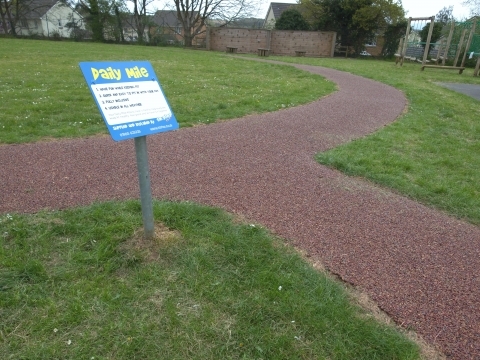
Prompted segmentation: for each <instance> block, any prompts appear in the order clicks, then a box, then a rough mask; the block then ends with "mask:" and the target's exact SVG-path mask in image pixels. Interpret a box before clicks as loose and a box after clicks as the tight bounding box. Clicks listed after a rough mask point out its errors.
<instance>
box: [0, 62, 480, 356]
mask: <svg viewBox="0 0 480 360" xmlns="http://www.w3.org/2000/svg"><path fill="white" fill-rule="evenodd" d="M297 67H299V68H301V69H304V70H306V71H310V72H312V73H317V74H321V75H323V76H325V77H326V78H328V79H330V80H332V81H334V82H336V83H337V84H338V89H339V91H337V92H335V93H333V94H331V95H330V96H327V97H325V98H323V99H321V100H319V101H316V102H313V103H311V104H308V105H304V106H299V107H296V108H292V109H286V110H282V111H278V112H275V113H269V114H262V115H254V116H247V117H244V118H241V119H236V120H232V121H228V122H224V123H218V124H213V125H208V126H199V127H195V128H187V129H182V130H179V131H175V132H170V133H165V134H159V135H155V136H150V137H148V149H149V162H150V171H151V182H152V191H153V194H154V196H155V197H156V198H159V199H171V200H193V201H196V202H200V203H204V204H209V205H213V206H219V207H223V208H225V209H226V210H228V211H231V212H234V213H238V214H242V215H244V216H246V217H247V218H249V219H252V220H254V221H257V222H258V223H261V224H263V225H265V226H266V227H268V228H270V229H271V230H273V231H274V232H275V233H277V234H278V235H280V236H282V237H285V238H288V239H291V240H292V241H293V242H294V243H295V245H296V246H297V247H299V248H301V249H303V250H305V251H306V252H307V254H309V255H310V256H314V257H317V258H319V259H321V261H322V262H323V264H324V266H325V267H326V268H328V269H329V270H330V271H332V272H333V273H335V274H338V275H339V276H340V277H341V278H342V279H344V280H345V281H347V282H349V283H351V284H353V285H355V286H357V287H359V288H360V289H362V290H363V291H365V292H366V293H368V294H369V295H370V297H371V298H372V299H373V300H374V301H375V302H376V303H377V304H378V305H379V306H380V307H381V308H382V309H383V310H384V311H386V312H387V313H388V314H389V315H390V316H391V317H392V318H393V319H394V320H395V321H396V322H398V323H399V324H401V325H402V326H404V327H408V328H412V329H414V330H415V331H417V332H418V333H419V334H420V335H422V336H423V337H424V338H425V339H426V340H427V341H428V342H429V343H431V344H433V345H435V346H437V347H439V348H440V349H441V350H442V351H443V352H444V353H445V354H446V355H447V356H448V357H449V358H451V359H480V286H479V285H480V280H479V279H480V278H479V274H480V228H479V227H476V226H473V225H470V224H467V223H464V222H462V221H458V220H456V219H453V218H451V217H448V216H446V215H444V214H442V213H440V212H438V211H434V210H432V209H429V208H427V207H425V206H423V205H420V204H418V203H416V202H414V201H411V200H409V199H406V198H404V197H402V196H398V195H395V194H394V193H392V192H389V191H388V190H385V189H380V188H378V187H375V186H373V185H372V184H370V183H368V182H366V181H364V180H362V179H356V178H349V177H346V176H344V175H342V174H341V173H339V172H337V171H334V170H331V169H328V168H326V167H324V166H321V165H318V164H317V163H316V162H315V161H314V158H313V157H314V154H315V153H316V152H318V151H322V150H326V149H329V148H332V147H334V146H336V145H338V144H341V143H344V142H346V141H348V140H351V139H354V138H357V137H360V136H363V135H366V134H369V133H371V132H373V131H375V130H376V129H378V128H380V127H382V126H384V125H386V124H388V123H390V122H392V121H394V120H395V119H396V118H397V117H398V116H399V115H400V114H401V113H402V111H403V110H404V109H405V107H406V99H405V97H404V96H403V94H402V93H401V92H399V91H397V90H395V89H393V88H391V87H389V86H386V85H383V84H380V83H377V82H374V81H371V80H367V79H364V78H361V77H358V76H354V75H350V74H347V73H343V72H339V71H335V70H330V69H325V68H320V67H309V66H297ZM0 164H1V173H0V212H1V213H5V212H35V211H38V210H40V209H44V208H52V209H61V208H66V207H72V206H78V205H86V204H90V203H92V202H94V201H103V200H110V199H126V198H138V197H139V190H138V179H137V170H136V162H135V151H134V143H133V141H132V140H128V141H124V142H120V143H114V142H113V141H112V140H111V139H110V138H109V137H106V136H105V137H94V138H87V139H78V140H61V141H53V142H44V143H42V142H41V143H35V144H26V145H12V146H0Z"/></svg>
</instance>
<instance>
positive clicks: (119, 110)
mask: <svg viewBox="0 0 480 360" xmlns="http://www.w3.org/2000/svg"><path fill="white" fill-rule="evenodd" d="M79 65H80V69H81V70H82V73H83V76H84V77H85V81H86V82H87V85H88V87H89V88H90V92H91V93H92V95H93V98H94V99H95V102H96V103H97V106H98V108H99V110H100V113H101V114H102V117H103V120H104V121H105V124H106V125H107V127H108V130H109V131H110V135H111V136H112V138H113V140H115V141H120V140H126V139H130V138H135V137H139V136H145V135H150V134H156V133H159V132H165V131H171V130H176V129H178V127H179V126H178V123H177V119H175V115H173V112H172V110H171V109H170V105H169V104H168V102H167V99H166V98H165V95H164V94H163V91H162V88H161V87H160V83H159V82H158V79H157V76H156V75H155V72H154V71H153V68H152V65H151V64H150V63H149V62H148V61H122V62H81V63H80V64H79Z"/></svg>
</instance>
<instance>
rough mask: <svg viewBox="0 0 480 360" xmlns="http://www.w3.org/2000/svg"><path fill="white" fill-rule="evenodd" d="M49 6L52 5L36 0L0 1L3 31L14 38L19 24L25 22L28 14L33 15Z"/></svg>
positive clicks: (0, 17) (0, 18)
mask: <svg viewBox="0 0 480 360" xmlns="http://www.w3.org/2000/svg"><path fill="white" fill-rule="evenodd" d="M51 5H53V3H52V4H48V3H47V4H46V3H44V2H39V1H36V0H0V20H1V22H2V28H3V31H4V32H5V33H6V34H8V33H10V34H12V35H13V36H16V35H17V33H18V30H19V28H20V26H19V24H21V22H22V21H26V20H27V19H26V15H27V14H28V13H32V12H33V13H35V12H36V11H40V10H41V9H42V8H49V7H50V6H51Z"/></svg>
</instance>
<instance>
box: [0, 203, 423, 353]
mask: <svg viewBox="0 0 480 360" xmlns="http://www.w3.org/2000/svg"><path fill="white" fill-rule="evenodd" d="M154 212H155V218H156V220H157V222H158V223H157V224H158V228H157V235H158V237H157V239H156V240H155V241H154V242H145V241H144V240H143V239H142V237H141V236H140V234H139V233H138V229H139V228H140V227H141V215H140V206H139V204H138V202H136V201H127V202H122V203H116V202H115V203H113V202H112V203H105V204H96V205H92V206H89V207H84V208H79V209H72V210H65V211H54V212H41V213H38V214H34V215H16V214H14V215H10V214H6V215H3V216H2V217H1V218H0V225H1V228H2V233H1V234H0V245H1V246H0V295H1V296H0V317H1V318H2V321H1V323H0V358H2V359H9V358H16V359H20V358H22V359H34V358H35V359H53V358H70V359H134V358H138V359H159V358H162V359H369V360H370V359H416V358H418V356H419V351H418V347H417V346H416V345H414V344H413V343H412V342H410V341H409V340H407V339H406V337H405V336H404V335H402V334H400V333H398V332H397V331H396V330H394V329H393V328H392V327H389V326H386V325H381V324H378V323H376V322H375V321H374V320H373V318H371V317H369V316H367V315H366V314H365V312H364V311H362V310H361V309H359V308H357V307H355V306H353V305H352V304H351V302H349V298H348V296H347V295H346V292H345V291H344V289H343V288H342V286H341V285H340V284H338V283H335V282H333V281H332V280H330V279H328V278H327V277H326V276H324V275H323V274H321V273H319V272H317V271H315V270H313V268H312V267H311V266H310V265H309V264H307V263H306V262H304V261H303V260H302V259H301V257H300V256H299V255H298V254H297V253H295V252H294V251H293V250H292V249H291V248H290V247H288V246H285V245H284V243H282V242H281V241H280V240H279V239H276V238H274V237H272V236H271V235H269V233H268V232H267V231H266V230H265V229H263V228H261V227H259V226H255V225H253V224H244V223H240V222H239V221H235V219H233V218H232V217H231V216H230V215H228V214H226V213H225V212H223V211H221V210H218V209H213V208H208V207H202V206H199V205H195V204H192V203H170V202H156V203H155V205H154ZM162 224H163V225H162ZM136 232H137V233H136Z"/></svg>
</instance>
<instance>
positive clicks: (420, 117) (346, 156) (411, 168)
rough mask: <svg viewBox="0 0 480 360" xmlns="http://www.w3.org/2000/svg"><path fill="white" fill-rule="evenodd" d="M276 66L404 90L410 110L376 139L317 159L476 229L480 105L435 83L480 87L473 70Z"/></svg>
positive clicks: (374, 64)
mask: <svg viewBox="0 0 480 360" xmlns="http://www.w3.org/2000/svg"><path fill="white" fill-rule="evenodd" d="M277 60H282V61H289V62H302V63H306V64H313V65H322V66H326V67H332V68H335V69H338V70H343V71H347V72H351V73H354V74H357V75H361V76H364V77H367V78H371V79H374V80H377V81H380V82H383V83H385V84H389V85H391V86H394V87H396V88H397V89H399V90H401V91H403V92H404V93H405V95H406V97H407V98H408V102H409V105H408V112H407V113H406V114H405V115H403V116H401V117H400V119H399V120H398V121H397V122H395V123H393V124H391V125H389V126H387V127H385V128H383V129H381V130H379V131H378V132H376V133H375V134H373V135H370V136H367V137H365V138H362V139H357V140H354V141H352V142H350V143H348V144H344V145H342V146H339V147H337V148H335V149H333V150H330V151H327V152H325V153H320V154H318V155H317V160H318V161H319V162H320V163H322V164H326V165H329V166H333V167H336V168H338V169H340V170H342V171H344V172H345V173H347V174H349V175H354V176H363V177H366V178H368V179H370V180H372V181H374V182H376V183H378V184H381V185H383V186H386V187H389V188H392V189H395V190H396V191H398V192H399V193H402V194H404V195H407V196H409V197H411V198H413V199H416V200H419V201H421V202H423V203H425V204H428V205H432V206H434V207H436V208H438V209H442V210H444V211H446V212H448V213H449V214H451V215H453V216H456V217H458V218H461V219H464V220H466V221H469V222H471V223H473V224H476V225H479V224H480V102H479V101H478V100H475V99H473V98H470V97H468V96H466V95H462V94H459V93H456V92H454V91H451V90H448V89H445V88H443V87H440V86H439V85H437V84H435V83H436V82H461V83H468V84H477V85H480V78H478V77H473V76H472V74H473V69H466V70H465V71H464V73H463V74H462V75H459V74H458V72H457V71H452V70H439V69H425V71H423V72H422V71H420V66H421V65H420V64H416V63H405V64H404V65H403V67H399V66H395V65H394V63H392V62H386V61H380V60H361V59H359V60H352V59H308V58H303V59H298V58H283V57H278V58H277Z"/></svg>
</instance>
